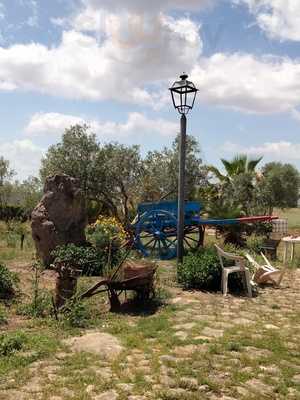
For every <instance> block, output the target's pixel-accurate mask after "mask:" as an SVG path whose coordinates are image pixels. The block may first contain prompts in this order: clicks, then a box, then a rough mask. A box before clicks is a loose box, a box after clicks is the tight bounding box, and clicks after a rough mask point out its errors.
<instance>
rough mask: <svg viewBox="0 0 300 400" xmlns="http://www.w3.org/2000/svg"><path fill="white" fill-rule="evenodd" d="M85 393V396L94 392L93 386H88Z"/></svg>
mask: <svg viewBox="0 0 300 400" xmlns="http://www.w3.org/2000/svg"><path fill="white" fill-rule="evenodd" d="M85 391H86V392H87V394H91V393H93V392H94V391H95V385H88V386H87V387H86V389H85Z"/></svg>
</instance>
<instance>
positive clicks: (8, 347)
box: [0, 332, 27, 356]
mask: <svg viewBox="0 0 300 400" xmlns="http://www.w3.org/2000/svg"><path fill="white" fill-rule="evenodd" d="M26 342H27V338H26V335H25V334H24V333H21V332H14V333H4V334H2V335H0V356H11V355H12V354H14V353H15V352H17V351H20V350H22V349H23V348H24V346H25V344H26Z"/></svg>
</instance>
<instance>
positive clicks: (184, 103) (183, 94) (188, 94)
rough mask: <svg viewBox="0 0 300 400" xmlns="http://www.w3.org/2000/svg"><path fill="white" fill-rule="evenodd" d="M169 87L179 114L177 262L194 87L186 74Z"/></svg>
mask: <svg viewBox="0 0 300 400" xmlns="http://www.w3.org/2000/svg"><path fill="white" fill-rule="evenodd" d="M180 78H181V80H180V81H176V82H175V83H174V84H173V86H172V87H171V88H170V91H171V95H172V100H173V105H174V108H175V110H177V111H178V112H179V114H181V118H180V142H179V177H178V225H177V262H178V263H182V261H183V252H184V248H183V239H184V203H185V156H186V154H185V153H186V121H187V120H186V115H187V114H188V112H189V111H190V110H191V109H192V108H193V106H194V103H195V99H196V94H197V91H198V89H196V87H195V85H194V84H193V82H191V81H188V80H187V78H188V75H186V74H183V75H181V76H180Z"/></svg>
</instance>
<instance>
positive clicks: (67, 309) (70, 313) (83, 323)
mask: <svg viewBox="0 0 300 400" xmlns="http://www.w3.org/2000/svg"><path fill="white" fill-rule="evenodd" d="M62 311H63V316H64V320H65V321H66V322H67V324H68V325H69V326H70V327H72V328H85V327H87V325H88V321H89V319H90V312H89V310H88V307H87V305H86V304H85V303H84V302H83V301H81V300H79V299H78V298H77V297H74V298H72V299H70V300H69V301H67V303H66V304H65V305H64V307H63V310H62Z"/></svg>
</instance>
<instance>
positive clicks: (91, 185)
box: [40, 125, 206, 226]
mask: <svg viewBox="0 0 300 400" xmlns="http://www.w3.org/2000/svg"><path fill="white" fill-rule="evenodd" d="M201 164H202V160H201V158H200V156H199V146H198V143H197V141H196V139H194V138H192V137H189V138H188V140H187V162H186V170H187V175H186V187H187V193H188V197H189V198H191V197H192V196H193V195H194V190H195V187H196V186H197V185H199V184H200V183H201V182H202V181H203V177H204V176H205V175H206V173H205V172H204V170H203V168H202V166H201ZM56 173H65V174H68V175H70V176H73V177H76V178H78V179H79V181H80V184H81V188H82V189H83V191H84V193H85V195H86V199H87V200H88V205H89V216H91V218H95V217H96V216H97V215H95V214H96V213H97V212H99V213H101V214H103V215H110V216H114V217H116V218H117V219H118V220H120V221H122V222H123V223H124V226H128V224H129V222H130V220H131V219H132V218H133V217H134V215H135V209H136V205H137V203H138V202H140V201H153V200H158V199H160V198H162V197H164V198H170V197H171V198H174V194H175V193H176V191H177V181H178V176H177V174H178V138H177V139H176V140H175V141H174V142H173V144H172V148H171V149H168V148H165V149H163V150H162V151H161V152H158V151H154V152H149V153H148V154H147V155H146V157H145V159H142V156H141V152H140V148H139V147H138V146H124V145H122V144H118V143H108V144H105V145H103V146H101V145H100V144H99V143H98V142H97V140H96V136H95V135H93V134H91V133H90V132H89V128H88V127H87V126H85V125H84V126H79V125H77V126H73V127H71V128H70V129H67V130H66V131H65V133H64V135H63V137H62V141H61V142H60V143H58V144H56V145H54V146H51V147H50V148H49V149H48V152H47V154H46V156H45V158H44V159H43V160H42V167H41V170H40V174H41V177H42V180H44V179H45V178H46V177H47V176H48V175H53V174H56Z"/></svg>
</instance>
